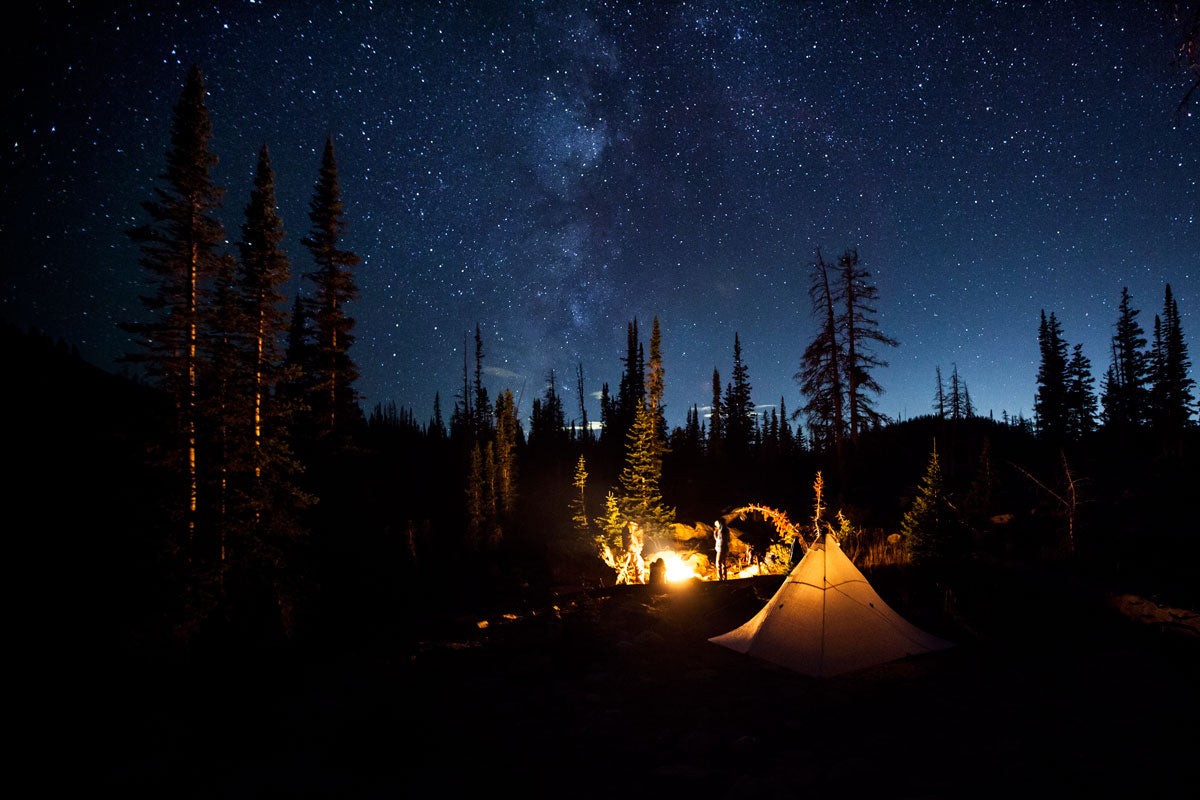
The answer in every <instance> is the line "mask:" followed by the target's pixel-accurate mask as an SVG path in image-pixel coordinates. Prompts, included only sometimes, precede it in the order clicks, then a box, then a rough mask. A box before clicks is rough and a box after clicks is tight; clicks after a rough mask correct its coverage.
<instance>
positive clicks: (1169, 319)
mask: <svg viewBox="0 0 1200 800" xmlns="http://www.w3.org/2000/svg"><path fill="white" fill-rule="evenodd" d="M1160 327H1161V332H1160V333H1157V334H1156V336H1155V340H1156V342H1155V350H1156V357H1155V359H1154V363H1155V368H1154V374H1153V376H1152V378H1153V382H1154V388H1153V394H1154V397H1155V420H1156V422H1157V424H1158V427H1159V429H1160V430H1161V431H1163V432H1165V433H1167V434H1168V435H1177V434H1178V433H1179V432H1181V431H1182V430H1183V429H1184V428H1185V427H1187V425H1188V424H1189V423H1190V421H1191V416H1192V414H1193V413H1195V408H1196V400H1195V396H1194V395H1193V394H1192V388H1193V387H1194V386H1195V385H1196V384H1195V381H1194V380H1192V378H1190V377H1189V376H1188V371H1189V370H1190V369H1191V366H1192V363H1191V361H1190V360H1189V359H1188V350H1187V343H1186V342H1185V341H1184V339H1183V327H1182V323H1181V322H1180V319H1179V305H1178V304H1177V303H1176V301H1175V297H1174V295H1172V293H1171V285H1170V284H1167V287H1166V289H1165V291H1164V298H1163V313H1162V322H1161V324H1160V323H1159V321H1158V319H1157V318H1156V319H1155V329H1156V332H1157V331H1158V329H1159V328H1160Z"/></svg>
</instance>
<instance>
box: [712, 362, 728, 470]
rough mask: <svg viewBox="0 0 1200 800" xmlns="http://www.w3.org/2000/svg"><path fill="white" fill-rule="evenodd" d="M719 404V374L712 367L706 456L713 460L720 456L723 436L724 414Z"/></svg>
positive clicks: (720, 403)
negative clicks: (710, 407) (710, 405)
mask: <svg viewBox="0 0 1200 800" xmlns="http://www.w3.org/2000/svg"><path fill="white" fill-rule="evenodd" d="M722 406H723V403H722V402H721V373H720V372H718V371H717V368H716V367H713V376H712V411H711V412H710V414H709V418H708V454H709V455H710V456H713V457H714V458H715V457H717V456H719V455H721V453H722V451H723V450H724V448H723V446H722V445H723V439H724V435H725V412H724V410H723V408H722Z"/></svg>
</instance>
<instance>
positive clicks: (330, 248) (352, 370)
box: [301, 135, 362, 434]
mask: <svg viewBox="0 0 1200 800" xmlns="http://www.w3.org/2000/svg"><path fill="white" fill-rule="evenodd" d="M344 213H345V212H344V209H343V206H342V189H341V185H340V184H339V182H338V167H337V159H336V158H335V156H334V152H333V136H332V135H331V136H329V137H328V138H327V139H326V140H325V151H324V153H323V155H322V157H321V169H320V172H319V174H318V176H317V183H316V186H315V188H314V190H313V199H312V202H311V203H310V204H309V213H308V218H309V220H310V221H311V222H312V225H311V227H310V228H309V231H308V235H307V236H306V237H305V238H304V239H302V240H301V241H302V243H303V244H304V246H305V247H307V248H308V249H309V251H310V252H311V253H312V257H313V262H314V263H315V264H316V269H315V270H314V271H312V272H309V273H307V275H306V276H305V277H307V278H308V279H309V280H311V281H312V282H313V283H314V284H316V290H315V292H314V296H313V298H312V302H311V309H312V312H311V316H312V320H313V333H314V337H315V342H314V346H313V352H312V353H311V362H310V367H309V370H308V371H309V373H310V376H311V381H312V392H311V395H310V401H309V402H310V405H311V407H312V411H313V415H314V420H315V422H316V424H317V429H318V431H321V432H324V433H327V434H328V433H332V432H334V431H336V430H340V429H344V428H345V426H347V425H350V424H352V423H353V422H355V421H357V420H358V419H359V418H360V417H361V415H362V412H361V410H360V409H359V407H358V396H357V394H356V392H355V391H354V388H353V384H354V381H355V380H357V379H358V367H357V366H356V365H355V363H354V361H353V359H351V358H350V346H351V345H352V344H353V343H354V335H353V334H352V333H351V331H352V330H353V329H354V319H353V318H351V317H350V316H348V315H347V314H346V304H347V303H349V302H350V301H352V300H354V299H355V298H357V297H358V288H357V286H356V285H355V282H354V276H353V274H352V272H351V270H352V268H353V267H354V266H355V265H356V264H358V262H359V258H358V256H356V255H355V254H354V253H352V252H350V251H349V250H343V249H342V243H343V240H344V238H345V235H346V230H347V224H346V220H345V216H344Z"/></svg>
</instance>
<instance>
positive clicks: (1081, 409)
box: [1066, 344, 1097, 439]
mask: <svg viewBox="0 0 1200 800" xmlns="http://www.w3.org/2000/svg"><path fill="white" fill-rule="evenodd" d="M1066 383H1067V435H1068V436H1069V437H1070V438H1072V439H1079V438H1081V437H1083V436H1087V435H1088V434H1089V433H1091V432H1092V431H1093V430H1094V429H1095V427H1096V410H1097V406H1096V390H1095V385H1096V381H1095V379H1094V378H1093V377H1092V362H1091V360H1090V359H1088V357H1087V356H1085V355H1084V354H1083V345H1081V344H1077V345H1075V347H1074V349H1073V350H1072V352H1071V360H1070V361H1069V362H1067V374H1066Z"/></svg>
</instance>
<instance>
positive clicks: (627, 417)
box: [612, 319, 646, 441]
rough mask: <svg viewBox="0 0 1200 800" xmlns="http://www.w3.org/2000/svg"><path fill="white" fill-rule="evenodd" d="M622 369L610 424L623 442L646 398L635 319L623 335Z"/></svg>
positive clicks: (640, 348) (643, 369)
mask: <svg viewBox="0 0 1200 800" xmlns="http://www.w3.org/2000/svg"><path fill="white" fill-rule="evenodd" d="M621 363H622V364H623V366H624V369H623V371H622V373H621V382H620V383H619V384H618V386H617V396H616V399H615V402H614V405H613V409H612V410H613V414H612V422H613V424H614V427H615V430H614V433H615V434H616V438H615V439H614V441H623V440H624V439H625V437H626V435H627V434H628V433H629V429H630V427H632V425H633V418H634V416H636V414H637V407H638V406H639V405H640V404H641V402H642V399H643V398H644V397H645V396H646V365H645V360H644V358H643V355H642V345H641V342H640V341H639V339H638V323H637V319H634V320H633V321H632V322H630V323H628V324H627V326H626V335H625V356H624V357H623V358H622V359H621Z"/></svg>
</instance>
